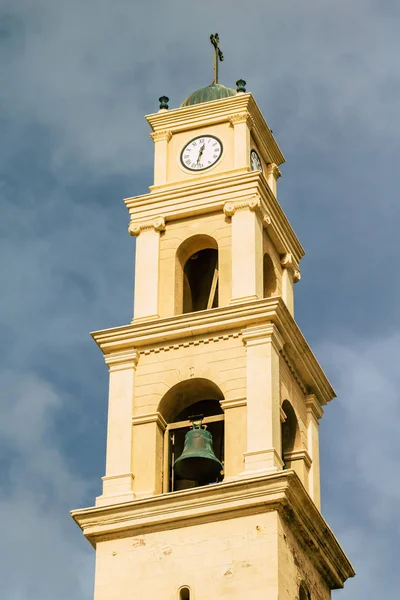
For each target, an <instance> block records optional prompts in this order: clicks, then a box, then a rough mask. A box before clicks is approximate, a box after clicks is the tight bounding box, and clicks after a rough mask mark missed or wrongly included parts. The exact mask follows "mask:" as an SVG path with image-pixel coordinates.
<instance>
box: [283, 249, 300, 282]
mask: <svg viewBox="0 0 400 600" xmlns="http://www.w3.org/2000/svg"><path fill="white" fill-rule="evenodd" d="M281 266H282V267H283V268H284V269H288V271H290V272H291V274H292V277H293V282H294V283H297V282H298V281H300V279H301V273H300V269H299V266H298V264H297V263H296V262H295V260H294V258H293V255H292V254H290V253H286V254H283V255H282V256H281Z"/></svg>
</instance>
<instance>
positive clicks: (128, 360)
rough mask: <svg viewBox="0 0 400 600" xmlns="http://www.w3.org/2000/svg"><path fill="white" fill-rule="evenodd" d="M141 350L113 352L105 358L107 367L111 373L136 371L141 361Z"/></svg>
mask: <svg viewBox="0 0 400 600" xmlns="http://www.w3.org/2000/svg"><path fill="white" fill-rule="evenodd" d="M139 356H140V354H139V350H136V349H135V348H133V349H132V350H124V351H122V352H113V353H112V354H107V355H105V356H104V360H105V363H106V365H107V366H108V368H109V370H110V372H111V371H124V370H126V369H136V366H137V364H138V361H139Z"/></svg>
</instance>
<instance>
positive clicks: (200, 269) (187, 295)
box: [176, 234, 219, 314]
mask: <svg viewBox="0 0 400 600" xmlns="http://www.w3.org/2000/svg"><path fill="white" fill-rule="evenodd" d="M176 279H177V280H176V284H177V285H176V289H177V298H176V304H177V310H176V312H177V313H178V314H179V313H189V312H196V311H199V310H207V309H210V308H216V307H217V306H218V279H219V271H218V244H217V242H216V241H215V239H214V238H212V237H211V236H208V235H202V234H200V235H195V236H192V237H190V238H188V239H187V240H185V241H184V242H183V243H182V244H181V246H180V247H179V248H178V251H177V278H176Z"/></svg>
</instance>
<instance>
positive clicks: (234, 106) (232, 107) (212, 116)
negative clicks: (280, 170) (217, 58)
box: [146, 93, 285, 166]
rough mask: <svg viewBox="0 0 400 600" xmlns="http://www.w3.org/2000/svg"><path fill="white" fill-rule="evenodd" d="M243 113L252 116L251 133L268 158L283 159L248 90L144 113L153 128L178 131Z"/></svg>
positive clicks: (281, 161)
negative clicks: (244, 92) (152, 112)
mask: <svg viewBox="0 0 400 600" xmlns="http://www.w3.org/2000/svg"><path fill="white" fill-rule="evenodd" d="M244 113H248V117H246V120H247V121H249V120H250V119H251V125H252V134H253V137H254V139H255V141H256V143H257V145H258V146H259V148H260V151H262V153H263V155H264V156H265V158H266V160H267V162H271V163H275V164H277V165H278V166H279V165H281V164H282V163H284V162H285V158H284V156H283V154H282V152H281V150H280V148H279V146H278V144H277V142H276V140H275V138H274V136H273V135H272V132H271V130H270V128H269V127H268V125H267V123H266V122H265V119H264V117H263V115H262V113H261V111H260V109H259V108H258V106H257V103H256V101H255V100H254V98H253V96H252V94H250V93H246V94H237V95H236V96H231V97H230V98H223V99H220V100H215V101H213V102H203V103H200V104H195V105H192V106H183V107H180V108H175V109H171V110H167V111H162V112H161V113H160V112H158V113H154V114H151V115H147V116H146V119H147V121H148V123H149V125H150V127H151V128H152V130H153V131H154V132H158V131H166V130H168V131H171V132H172V133H177V132H180V131H188V130H190V129H197V128H199V127H202V126H210V125H215V124H218V123H226V122H229V121H230V119H231V118H235V116H236V115H237V114H244Z"/></svg>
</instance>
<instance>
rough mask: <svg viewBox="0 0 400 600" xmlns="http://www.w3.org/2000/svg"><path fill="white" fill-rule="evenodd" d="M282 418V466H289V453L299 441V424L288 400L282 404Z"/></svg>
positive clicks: (295, 447) (296, 446)
mask: <svg viewBox="0 0 400 600" xmlns="http://www.w3.org/2000/svg"><path fill="white" fill-rule="evenodd" d="M282 411H283V415H284V420H283V423H282V460H283V463H284V468H290V463H291V459H290V453H291V452H293V450H295V449H297V448H298V446H299V441H300V432H299V424H298V422H297V417H296V413H295V412H294V410H293V406H292V405H291V404H290V402H289V400H285V401H284V402H283V404H282Z"/></svg>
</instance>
